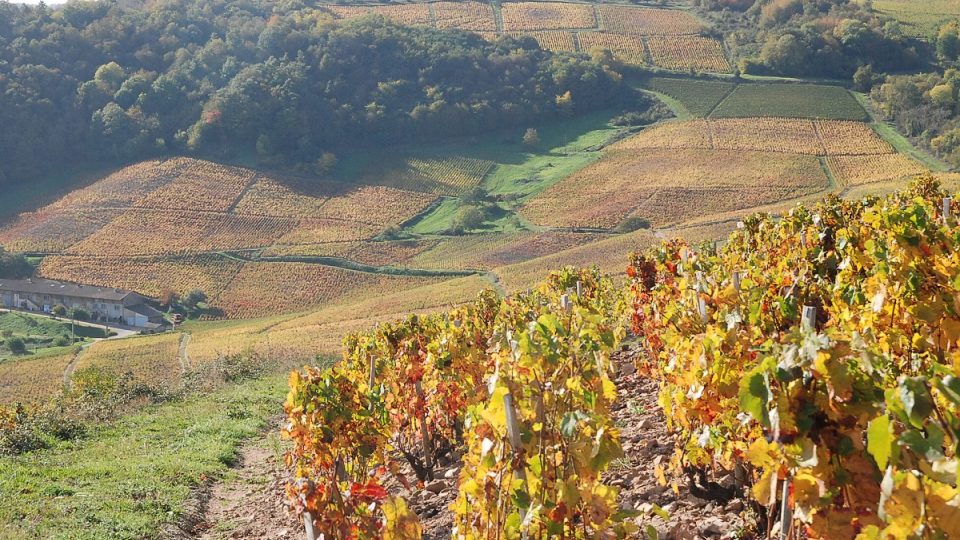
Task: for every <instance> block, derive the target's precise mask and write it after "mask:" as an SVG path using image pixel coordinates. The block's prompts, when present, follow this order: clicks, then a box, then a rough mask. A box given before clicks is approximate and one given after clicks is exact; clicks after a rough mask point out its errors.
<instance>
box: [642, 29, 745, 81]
mask: <svg viewBox="0 0 960 540" xmlns="http://www.w3.org/2000/svg"><path fill="white" fill-rule="evenodd" d="M647 49H649V51H650V58H652V59H653V63H654V65H656V66H657V67H662V68H665V69H673V70H677V71H687V70H690V71H709V72H715V73H729V72H730V71H731V67H730V61H729V60H727V56H726V54H725V53H724V50H723V45H722V44H721V43H720V42H719V41H717V40H715V39H710V38H705V37H700V36H650V37H648V38H647Z"/></svg>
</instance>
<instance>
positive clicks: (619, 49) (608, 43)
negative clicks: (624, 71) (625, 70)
mask: <svg viewBox="0 0 960 540" xmlns="http://www.w3.org/2000/svg"><path fill="white" fill-rule="evenodd" d="M578 38H579V40H580V49H581V50H583V51H587V52H589V51H590V50H591V49H595V48H596V49H607V50H609V51H611V52H612V53H613V55H614V58H616V59H617V60H619V61H620V62H623V63H625V64H631V65H635V66H644V65H648V64H649V63H650V61H649V60H648V54H647V46H646V45H645V44H644V42H643V39H641V38H639V37H636V36H628V35H621V34H607V33H605V32H581V33H579V34H578Z"/></svg>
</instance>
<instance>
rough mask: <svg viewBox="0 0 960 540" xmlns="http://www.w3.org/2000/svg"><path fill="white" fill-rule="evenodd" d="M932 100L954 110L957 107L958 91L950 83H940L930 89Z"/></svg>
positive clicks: (937, 104)
mask: <svg viewBox="0 0 960 540" xmlns="http://www.w3.org/2000/svg"><path fill="white" fill-rule="evenodd" d="M930 101H931V102H932V103H933V104H934V105H936V106H937V107H943V108H944V109H950V110H953V109H954V107H956V104H957V100H956V92H955V91H954V88H953V85H952V84H950V83H943V84H938V85H937V86H934V87H933V88H931V89H930Z"/></svg>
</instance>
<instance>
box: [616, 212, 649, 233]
mask: <svg viewBox="0 0 960 540" xmlns="http://www.w3.org/2000/svg"><path fill="white" fill-rule="evenodd" d="M649 228H650V221H648V220H647V219H645V218H642V217H639V216H633V217H628V218H627V219H625V220H624V221H623V222H622V223H620V225H618V226H617V232H633V231H638V230H640V229H649Z"/></svg>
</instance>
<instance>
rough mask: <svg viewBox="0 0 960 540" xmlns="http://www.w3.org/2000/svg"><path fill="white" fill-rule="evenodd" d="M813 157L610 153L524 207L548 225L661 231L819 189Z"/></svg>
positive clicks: (822, 179)
mask: <svg viewBox="0 0 960 540" xmlns="http://www.w3.org/2000/svg"><path fill="white" fill-rule="evenodd" d="M827 187H828V179H827V177H826V175H825V174H824V172H823V171H822V169H821V167H820V163H819V160H818V159H817V158H816V157H814V156H806V155H800V154H775V153H770V152H753V151H740V152H736V153H729V152H723V151H715V150H700V149H690V150H681V151H677V150H672V149H650V150H646V149H642V150H611V151H609V152H608V153H607V154H606V156H604V158H603V159H602V160H600V161H598V162H597V163H595V164H593V165H590V166H589V167H586V168H585V169H583V170H581V171H579V172H578V173H576V174H574V175H573V176H571V177H569V178H567V179H565V180H564V181H562V182H560V183H558V184H555V185H554V186H552V187H551V188H549V189H547V190H546V191H544V192H543V193H542V194H540V195H539V196H538V197H537V198H535V199H533V200H531V201H529V202H528V203H527V204H526V205H525V206H524V207H523V209H522V212H523V215H524V216H525V217H527V218H528V219H530V220H532V221H533V222H535V223H537V224H540V225H546V226H551V227H589V228H602V229H612V228H614V227H616V226H617V225H619V224H620V223H621V222H623V221H624V219H626V218H627V217H628V216H635V217H638V218H642V219H644V220H645V221H646V222H647V223H648V224H649V225H652V226H654V227H662V226H665V225H669V224H674V223H680V222H683V221H686V220H688V219H691V218H695V217H700V216H704V215H710V214H714V213H721V212H725V211H732V210H746V209H749V208H754V207H757V206H761V205H764V204H770V203H773V202H778V201H782V200H787V199H791V198H797V197H801V196H804V195H810V194H814V193H817V192H820V191H823V190H824V189H826V188H827Z"/></svg>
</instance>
